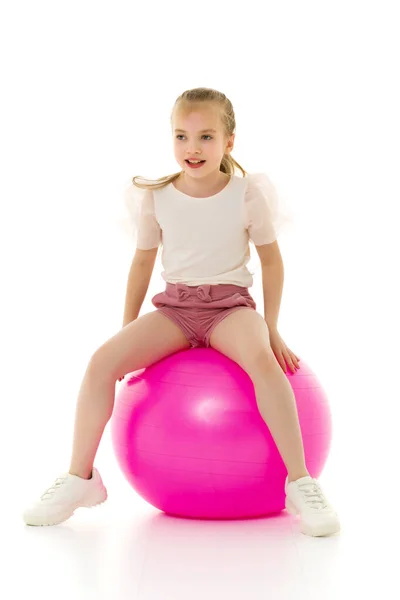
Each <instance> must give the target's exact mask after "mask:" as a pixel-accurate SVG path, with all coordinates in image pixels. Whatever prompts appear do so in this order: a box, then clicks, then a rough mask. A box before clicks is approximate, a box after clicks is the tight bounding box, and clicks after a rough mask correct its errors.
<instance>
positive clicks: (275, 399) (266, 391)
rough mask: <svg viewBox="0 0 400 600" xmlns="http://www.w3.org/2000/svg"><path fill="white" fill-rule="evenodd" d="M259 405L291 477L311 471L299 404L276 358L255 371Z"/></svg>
mask: <svg viewBox="0 0 400 600" xmlns="http://www.w3.org/2000/svg"><path fill="white" fill-rule="evenodd" d="M252 381H253V384H254V391H255V394H256V399H257V405H258V408H259V410H260V413H261V416H262V418H263V419H264V421H265V422H266V424H267V425H268V429H269V430H270V432H271V435H272V437H273V439H274V441H275V443H276V445H277V448H278V450H279V452H280V454H281V457H282V460H283V462H284V463H285V465H286V468H287V470H288V480H289V482H290V481H295V480H296V479H299V478H300V477H305V476H307V475H310V474H309V472H308V471H307V467H306V464H305V457H304V447H303V439H302V436H301V430H300V424H299V418H298V413H297V406H296V400H295V396H294V393H293V390H292V387H291V385H290V383H289V381H288V379H287V377H286V375H285V373H284V372H283V371H282V367H281V366H280V365H279V363H278V362H277V360H275V359H274V358H271V360H267V362H266V365H265V368H264V367H263V371H262V372H257V374H256V375H255V376H253V375H252Z"/></svg>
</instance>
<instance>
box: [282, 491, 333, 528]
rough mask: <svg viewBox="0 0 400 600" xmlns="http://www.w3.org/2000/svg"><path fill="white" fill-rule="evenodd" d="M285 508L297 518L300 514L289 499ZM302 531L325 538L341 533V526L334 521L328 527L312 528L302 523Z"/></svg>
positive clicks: (316, 526) (317, 526)
mask: <svg viewBox="0 0 400 600" xmlns="http://www.w3.org/2000/svg"><path fill="white" fill-rule="evenodd" d="M285 507H286V510H287V511H288V513H290V514H291V515H294V516H297V515H298V514H299V511H298V510H297V509H296V507H295V506H294V504H293V502H292V501H291V500H290V499H289V498H288V497H286V500H285ZM300 530H301V532H302V533H304V534H305V535H311V536H313V537H323V536H326V535H334V534H335V533H338V532H339V531H340V524H339V523H337V522H336V523H335V522H334V521H333V522H332V523H330V524H328V525H327V524H325V525H314V526H313V527H312V526H311V525H306V524H305V523H303V522H302V521H301V525H300Z"/></svg>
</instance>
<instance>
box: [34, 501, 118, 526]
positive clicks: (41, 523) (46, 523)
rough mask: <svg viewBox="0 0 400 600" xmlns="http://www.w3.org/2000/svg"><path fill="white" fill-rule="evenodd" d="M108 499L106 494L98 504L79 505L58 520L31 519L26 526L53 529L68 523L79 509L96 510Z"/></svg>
mask: <svg viewBox="0 0 400 600" xmlns="http://www.w3.org/2000/svg"><path fill="white" fill-rule="evenodd" d="M107 498H108V494H107V492H106V495H105V498H103V499H102V500H99V501H98V502H95V503H93V504H92V503H90V502H87V503H86V504H77V505H76V506H75V507H74V508H73V510H72V511H71V509H70V510H69V511H68V512H65V513H63V515H62V516H60V517H58V518H57V519H52V520H51V521H50V520H48V521H43V520H40V519H37V520H36V519H29V522H28V521H25V519H24V521H25V525H32V526H34V527H51V526H52V525H59V524H60V523H63V522H64V521H66V520H67V519H69V518H70V517H72V515H73V514H74V513H75V511H76V510H77V509H78V508H95V507H97V506H100V505H101V504H104V502H105V501H106V500H107ZM35 521H36V522H35Z"/></svg>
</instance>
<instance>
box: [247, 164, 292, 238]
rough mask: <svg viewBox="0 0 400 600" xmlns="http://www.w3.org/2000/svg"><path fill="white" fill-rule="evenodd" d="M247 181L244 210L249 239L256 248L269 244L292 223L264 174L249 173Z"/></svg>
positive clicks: (280, 199) (288, 212)
mask: <svg viewBox="0 0 400 600" xmlns="http://www.w3.org/2000/svg"><path fill="white" fill-rule="evenodd" d="M247 179H248V184H247V189H246V194H245V208H246V218H247V230H248V232H249V237H250V239H251V240H252V242H253V243H254V244H255V245H256V246H261V245H263V244H271V243H272V242H274V241H275V240H276V239H277V237H278V235H279V234H280V233H281V232H282V231H283V230H285V229H286V228H287V227H288V226H289V225H290V224H291V223H292V222H293V218H292V215H291V214H290V211H289V209H288V207H287V205H285V203H284V201H283V199H282V198H281V197H280V196H279V195H278V193H277V190H276V188H275V186H274V184H273V183H272V181H271V180H270V178H269V177H268V176H267V175H266V174H265V173H251V174H249V175H248V176H247Z"/></svg>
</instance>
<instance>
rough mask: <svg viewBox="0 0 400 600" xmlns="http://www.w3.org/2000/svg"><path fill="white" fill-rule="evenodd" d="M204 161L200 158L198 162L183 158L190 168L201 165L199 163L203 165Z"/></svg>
mask: <svg viewBox="0 0 400 600" xmlns="http://www.w3.org/2000/svg"><path fill="white" fill-rule="evenodd" d="M205 162H206V161H205V160H201V161H200V162H198V163H191V162H189V161H188V160H186V159H185V163H186V164H187V165H188V166H189V167H191V168H192V169H196V168H197V167H201V165H204V163H205Z"/></svg>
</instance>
